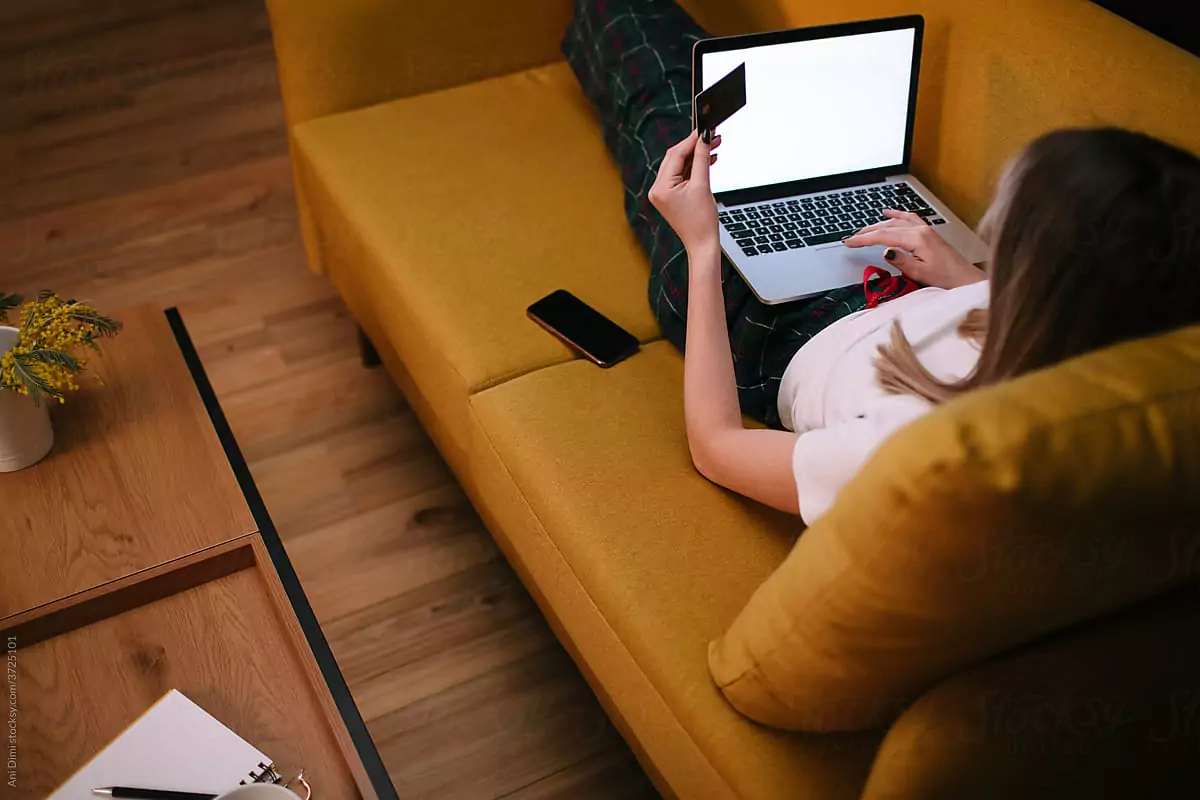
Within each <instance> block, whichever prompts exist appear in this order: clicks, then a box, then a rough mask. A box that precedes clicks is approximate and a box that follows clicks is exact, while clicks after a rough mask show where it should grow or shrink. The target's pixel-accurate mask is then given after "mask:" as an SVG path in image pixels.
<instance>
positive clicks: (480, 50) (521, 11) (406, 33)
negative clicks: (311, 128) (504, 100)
mask: <svg viewBox="0 0 1200 800" xmlns="http://www.w3.org/2000/svg"><path fill="white" fill-rule="evenodd" d="M267 9H268V11H269V13H270V15H271V28H272V32H273V35H274V38H275V54H276V57H277V59H278V61H279V82H280V86H281V88H282V90H283V102H284V110H285V113H286V115H287V122H288V126H289V127H293V126H295V125H298V124H300V123H301V122H304V121H306V120H309V119H313V118H314V117H321V116H325V115H327V114H333V113H336V112H338V111H347V110H349V109H353V108H360V107H362V106H368V105H373V104H375V103H380V102H383V101H385V100H391V99H394V98H398V97H407V96H410V95H414V94H421V93H423V92H429V91H433V90H435V89H444V88H447V87H450V86H457V85H460V84H463V83H469V82H472V81H476V80H479V79H481V78H488V77H492V76H495V75H502V74H505V73H508V72H515V71H518V70H521V69H527V68H529V67H534V66H537V65H539V64H546V63H549V62H551V61H555V60H557V59H559V58H561V57H562V56H561V54H560V52H559V42H560V40H561V39H562V35H563V32H564V31H565V30H566V26H567V22H568V20H569V18H570V12H571V4H570V1H569V0H510V2H504V3H494V2H483V1H482V0H434V1H433V2H421V1H420V0H267Z"/></svg>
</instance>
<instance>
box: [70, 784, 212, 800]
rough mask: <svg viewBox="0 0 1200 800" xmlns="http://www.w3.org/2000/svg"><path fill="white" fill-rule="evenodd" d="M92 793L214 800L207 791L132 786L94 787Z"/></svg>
mask: <svg viewBox="0 0 1200 800" xmlns="http://www.w3.org/2000/svg"><path fill="white" fill-rule="evenodd" d="M92 794H102V795H106V796H108V797H127V798H129V800H213V798H214V797H216V795H215V794H209V793H207V792H173V791H170V790H169V789H136V788H133V787H131V786H104V787H101V788H99V789H92Z"/></svg>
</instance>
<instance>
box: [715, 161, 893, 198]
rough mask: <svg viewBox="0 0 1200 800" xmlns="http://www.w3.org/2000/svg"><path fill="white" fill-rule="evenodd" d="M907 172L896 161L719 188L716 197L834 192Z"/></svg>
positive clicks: (756, 196)
mask: <svg viewBox="0 0 1200 800" xmlns="http://www.w3.org/2000/svg"><path fill="white" fill-rule="evenodd" d="M905 172H907V169H906V168H905V167H904V165H896V166H894V167H887V168H885V169H869V170H861V171H859V172H846V173H842V174H841V175H828V176H825V177H823V178H810V179H808V180H804V181H789V182H788V183H774V184H771V185H770V186H756V187H754V188H752V189H737V190H735V191H732V192H717V193H716V198H717V201H718V202H720V203H723V204H724V205H727V206H740V205H745V204H746V203H762V202H765V201H767V200H778V199H779V198H781V197H794V196H796V195H798V194H812V193H814V192H831V191H833V190H834V189H846V188H849V187H852V186H864V185H867V184H871V183H882V182H883V181H885V180H887V179H888V177H889V176H891V175H901V174H904V173H905Z"/></svg>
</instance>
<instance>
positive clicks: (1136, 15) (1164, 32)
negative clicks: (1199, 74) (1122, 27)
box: [1093, 0, 1200, 56]
mask: <svg viewBox="0 0 1200 800" xmlns="http://www.w3.org/2000/svg"><path fill="white" fill-rule="evenodd" d="M1093 2H1095V3H1098V4H1099V5H1102V6H1104V7H1105V8H1107V9H1108V10H1109V11H1112V12H1113V13H1115V14H1120V15H1121V16H1122V17H1125V19H1127V20H1129V21H1130V22H1132V23H1134V24H1135V25H1140V26H1141V27H1143V28H1145V29H1146V30H1148V31H1150V32H1151V33H1153V34H1156V35H1157V36H1161V37H1162V38H1164V39H1166V40H1167V41H1168V42H1173V43H1174V44H1177V45H1179V46H1180V47H1182V48H1183V49H1184V50H1187V51H1189V52H1191V53H1192V54H1194V55H1198V56H1200V27H1197V26H1196V25H1194V24H1191V23H1190V22H1189V20H1188V17H1189V16H1192V17H1193V18H1194V15H1195V13H1196V9H1195V5H1194V0H1093Z"/></svg>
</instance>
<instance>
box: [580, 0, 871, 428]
mask: <svg viewBox="0 0 1200 800" xmlns="http://www.w3.org/2000/svg"><path fill="white" fill-rule="evenodd" d="M708 36H709V34H708V33H707V32H706V31H705V30H704V29H703V28H701V27H700V26H699V25H697V24H696V22H695V20H693V19H692V18H691V17H690V16H689V15H688V13H687V12H686V11H684V10H683V9H682V8H680V7H679V6H678V5H676V4H675V3H674V2H672V1H671V0H576V2H575V14H574V18H573V19H572V21H571V25H570V27H569V28H568V29H567V33H566V36H565V37H564V39H563V43H562V50H563V54H564V55H565V56H566V59H567V62H568V63H569V64H570V65H571V68H572V69H573V70H574V72H575V76H576V77H577V78H578V79H579V83H580V85H581V86H582V88H583V92H584V94H585V95H586V96H587V98H588V100H590V101H591V103H592V104H593V105H594V106H595V107H596V110H597V111H598V112H599V116H600V121H601V125H602V127H603V133H604V142H605V144H606V145H607V146H608V149H609V151H610V152H611V153H612V155H613V158H615V159H616V162H617V164H618V166H619V167H620V169H621V178H622V180H623V182H624V184H625V198H624V200H625V216H626V218H627V219H628V220H629V224H630V225H631V226H632V227H633V230H634V232H635V234H636V235H637V238H638V241H639V242H640V243H641V245H642V248H643V249H644V250H645V251H646V255H647V256H648V257H649V259H650V287H649V294H650V305H651V307H652V308H653V309H654V314H655V316H656V317H657V318H658V322H659V325H660V327H661V328H662V331H663V335H664V336H666V337H667V339H668V340H670V341H671V343H672V344H674V345H675V346H676V347H678V348H679V349H680V350H681V351H682V350H683V349H684V346H685V341H684V339H685V331H686V322H687V281H688V267H687V256H686V254H685V252H684V249H683V244H682V243H681V242H680V241H679V237H678V236H676V235H675V232H674V231H672V230H671V227H670V226H669V225H668V224H667V223H666V221H665V220H663V218H662V216H661V215H660V214H659V213H658V212H657V211H656V210H655V209H654V207H653V206H652V205H651V204H650V201H649V199H648V197H647V193H648V192H649V190H650V187H651V185H652V184H653V183H654V178H655V175H656V174H657V172H658V166H659V164H660V163H661V162H662V158H663V155H664V154H665V153H666V151H667V148H668V147H670V146H671V145H672V144H674V143H675V142H678V141H679V140H681V139H683V138H685V137H686V136H687V135H688V133H690V131H691V117H692V105H691V104H692V95H691V92H692V77H691V73H692V64H691V53H692V45H694V44H695V43H696V42H697V41H698V40H700V39H704V38H708ZM722 281H723V284H724V293H725V313H726V321H727V323H728V327H729V340H730V341H729V343H730V348H731V351H732V353H733V360H734V374H735V376H736V379H737V387H738V400H739V402H740V403H741V407H742V411H743V412H744V413H745V414H747V415H749V416H751V417H754V418H755V419H757V420H759V421H760V422H763V423H765V424H767V425H769V426H771V427H774V428H779V427H782V426H781V424H780V421H779V410H778V405H777V401H778V397H779V384H780V382H781V381H782V380H783V372H784V370H785V369H787V365H788V363H790V362H791V360H792V357H793V356H794V355H795V354H796V351H797V350H799V349H800V347H801V345H803V344H804V343H805V342H807V341H808V340H809V339H811V338H812V337H813V336H815V335H816V334H817V333H819V332H820V331H821V330H823V329H824V328H825V327H827V326H828V325H829V324H830V323H832V322H834V321H836V320H839V319H841V318H842V317H845V316H847V315H848V314H852V313H854V312H855V311H860V310H862V309H864V308H866V307H867V298H866V295H865V293H864V290H863V287H862V285H861V284H860V285H856V286H848V287H845V288H842V289H835V290H833V291H831V292H829V293H827V294H825V295H822V296H819V297H815V298H809V299H806V300H800V301H797V302H794V303H785V304H783V305H776V306H768V305H764V304H763V303H762V302H760V301H759V300H758V298H756V297H755V296H754V294H753V292H751V291H750V288H749V287H748V286H747V285H746V282H745V281H744V280H742V277H741V276H740V275H739V274H738V273H737V271H736V270H734V269H733V267H732V266H731V265H730V264H729V262H728V261H725V262H724V264H723V266H722Z"/></svg>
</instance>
